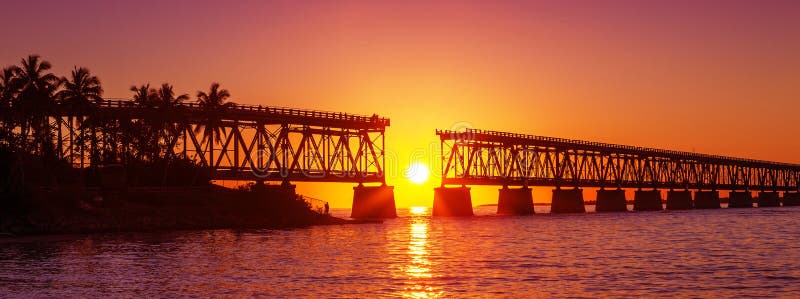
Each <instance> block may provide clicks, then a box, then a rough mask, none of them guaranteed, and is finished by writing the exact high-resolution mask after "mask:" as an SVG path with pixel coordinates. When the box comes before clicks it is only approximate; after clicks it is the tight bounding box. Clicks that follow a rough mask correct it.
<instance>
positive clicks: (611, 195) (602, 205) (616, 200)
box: [595, 188, 628, 212]
mask: <svg viewBox="0 0 800 299" xmlns="http://www.w3.org/2000/svg"><path fill="white" fill-rule="evenodd" d="M595 211H597V212H627V211H628V202H627V201H626V200H625V190H622V189H615V190H605V189H603V188H600V190H597V202H596V203H595Z"/></svg>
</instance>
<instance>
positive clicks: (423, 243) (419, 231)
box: [403, 209, 442, 298]
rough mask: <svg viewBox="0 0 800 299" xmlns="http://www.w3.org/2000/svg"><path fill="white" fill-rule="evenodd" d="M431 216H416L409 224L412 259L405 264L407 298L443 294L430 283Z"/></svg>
mask: <svg viewBox="0 0 800 299" xmlns="http://www.w3.org/2000/svg"><path fill="white" fill-rule="evenodd" d="M411 211H412V214H416V215H420V214H424V213H425V212H426V211H427V209H424V210H418V211H414V210H413V209H412V210H411ZM428 221H429V218H427V217H425V218H423V217H415V218H414V219H412V220H411V223H410V225H409V241H408V251H407V253H408V257H409V258H410V260H409V261H408V264H407V265H406V266H405V274H406V277H407V281H406V285H407V286H406V287H405V289H404V290H405V292H404V293H403V297H406V298H437V297H439V296H441V295H442V292H441V290H437V288H435V287H433V286H431V285H430V279H431V278H432V277H433V273H432V271H431V266H432V263H431V261H430V259H429V257H430V251H429V248H428V246H429V244H428V225H429V223H428Z"/></svg>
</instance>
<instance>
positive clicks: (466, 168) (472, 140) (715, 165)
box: [433, 129, 800, 215]
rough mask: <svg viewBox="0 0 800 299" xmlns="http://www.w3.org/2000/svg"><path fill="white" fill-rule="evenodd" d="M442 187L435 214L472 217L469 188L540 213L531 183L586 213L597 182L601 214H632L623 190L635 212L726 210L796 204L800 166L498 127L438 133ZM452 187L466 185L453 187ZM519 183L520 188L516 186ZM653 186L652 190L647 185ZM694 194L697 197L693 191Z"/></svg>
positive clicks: (511, 210)
mask: <svg viewBox="0 0 800 299" xmlns="http://www.w3.org/2000/svg"><path fill="white" fill-rule="evenodd" d="M436 134H437V135H438V136H439V138H440V140H441V157H442V161H441V166H442V172H441V173H442V185H441V187H439V188H436V189H435V191H434V209H433V210H434V211H433V212H434V214H440V215H471V214H472V209H471V198H470V194H469V188H468V187H466V185H497V186H502V189H500V191H499V192H500V196H499V200H498V213H500V214H531V213H533V203H532V194H531V190H530V189H529V188H528V187H529V186H551V187H555V189H554V190H553V201H552V206H551V209H552V212H554V213H560V212H584V211H585V207H584V200H583V192H582V189H581V188H584V187H595V188H599V190H598V191H597V203H596V207H597V211H627V201H626V198H625V192H624V190H623V188H634V189H636V191H635V196H634V210H661V209H662V208H663V206H662V198H661V191H660V190H659V189H667V190H668V192H667V198H666V205H667V209H690V208H719V207H720V197H719V191H720V190H723V191H729V204H728V206H729V207H752V202H753V198H752V193H751V192H752V191H753V190H755V191H759V193H758V198H757V202H758V206H760V207H763V206H776V205H779V204H780V201H781V198H780V193H783V198H782V199H783V202H784V205H788V204H796V203H797V201H798V199H800V198H799V197H798V191H800V187H799V186H798V182H800V165H797V164H788V163H778V162H769V161H761V160H753V159H742V158H733V157H725V156H718V155H707V154H698V153H690V152H681V151H673V150H664V149H654V148H646V147H638V146H626V145H617V144H609V143H600V142H591V141H582V140H571V139H564V138H554V137H544V136H535V135H526V134H516V133H508V132H498V131H486V130H477V129H467V130H465V131H449V130H437V131H436ZM446 185H461V187H457V188H447V187H446ZM510 186H520V188H509V187H510ZM644 189H648V190H644ZM690 190H695V192H694V198H692V191H690Z"/></svg>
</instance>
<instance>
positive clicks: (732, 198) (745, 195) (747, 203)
mask: <svg viewBox="0 0 800 299" xmlns="http://www.w3.org/2000/svg"><path fill="white" fill-rule="evenodd" d="M752 207H753V193H751V192H750V191H731V193H730V195H728V208H752Z"/></svg>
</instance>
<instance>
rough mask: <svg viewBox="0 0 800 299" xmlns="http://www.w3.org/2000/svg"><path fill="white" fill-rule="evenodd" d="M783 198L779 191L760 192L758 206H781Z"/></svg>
mask: <svg viewBox="0 0 800 299" xmlns="http://www.w3.org/2000/svg"><path fill="white" fill-rule="evenodd" d="M780 205H781V199H780V197H778V192H763V191H762V192H758V207H759V208H760V207H779V206H780Z"/></svg>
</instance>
